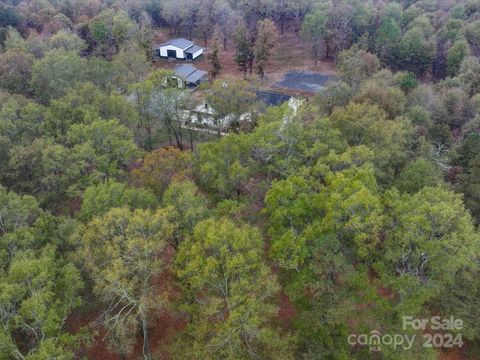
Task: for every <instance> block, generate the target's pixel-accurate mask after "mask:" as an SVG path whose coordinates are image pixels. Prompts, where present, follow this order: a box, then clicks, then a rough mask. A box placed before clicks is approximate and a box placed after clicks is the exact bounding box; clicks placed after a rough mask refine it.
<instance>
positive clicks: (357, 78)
mask: <svg viewBox="0 0 480 360" xmlns="http://www.w3.org/2000/svg"><path fill="white" fill-rule="evenodd" d="M337 69H338V71H339V73H340V77H341V78H342V80H343V81H345V82H346V83H347V84H349V85H350V86H352V87H353V88H356V87H358V86H359V84H360V83H361V82H362V81H363V80H365V79H367V78H369V77H371V76H372V75H373V74H375V73H376V72H377V71H378V70H380V61H379V60H378V58H377V57H376V56H375V55H373V54H370V53H369V52H367V51H365V50H362V49H359V48H358V47H356V46H355V45H354V46H352V47H351V48H350V49H349V50H345V51H342V52H341V53H340V54H339V55H338V57H337Z"/></svg>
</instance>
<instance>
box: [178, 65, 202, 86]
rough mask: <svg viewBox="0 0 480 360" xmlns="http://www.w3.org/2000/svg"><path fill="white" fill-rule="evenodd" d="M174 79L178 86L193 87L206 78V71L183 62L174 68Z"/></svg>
mask: <svg viewBox="0 0 480 360" xmlns="http://www.w3.org/2000/svg"><path fill="white" fill-rule="evenodd" d="M173 78H174V79H176V80H177V81H178V87H181V88H186V87H195V86H198V85H200V83H202V82H205V81H207V80H208V74H207V72H206V71H203V70H198V69H197V68H196V67H195V66H192V65H188V64H184V65H179V66H177V67H176V68H175V75H174V76H173Z"/></svg>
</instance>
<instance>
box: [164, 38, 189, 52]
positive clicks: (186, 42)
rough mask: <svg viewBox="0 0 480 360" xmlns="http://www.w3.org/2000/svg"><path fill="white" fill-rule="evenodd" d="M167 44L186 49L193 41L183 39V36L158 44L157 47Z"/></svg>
mask: <svg viewBox="0 0 480 360" xmlns="http://www.w3.org/2000/svg"><path fill="white" fill-rule="evenodd" d="M167 45H173V46H176V47H178V48H180V49H182V50H185V49H188V48H189V47H191V46H192V45H193V42H191V41H190V40H187V39H184V38H179V39H172V40H169V41H167V42H166V43H164V44H160V45H158V47H161V46H167Z"/></svg>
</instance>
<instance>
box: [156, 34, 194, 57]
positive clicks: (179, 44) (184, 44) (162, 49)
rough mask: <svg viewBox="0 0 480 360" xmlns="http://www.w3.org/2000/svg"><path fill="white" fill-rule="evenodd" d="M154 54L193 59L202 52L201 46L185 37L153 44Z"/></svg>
mask: <svg viewBox="0 0 480 360" xmlns="http://www.w3.org/2000/svg"><path fill="white" fill-rule="evenodd" d="M154 50H155V56H157V57H162V58H173V59H182V60H195V59H196V58H198V57H199V56H200V55H202V54H203V48H202V47H200V46H198V45H195V44H194V43H193V42H191V41H190V40H187V39H183V38H180V39H173V40H170V41H168V42H166V43H164V44H160V45H157V46H155V49H154Z"/></svg>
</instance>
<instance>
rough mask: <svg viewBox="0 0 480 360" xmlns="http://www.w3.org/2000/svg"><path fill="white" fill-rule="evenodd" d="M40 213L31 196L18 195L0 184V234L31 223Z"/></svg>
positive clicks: (36, 203)
mask: <svg viewBox="0 0 480 360" xmlns="http://www.w3.org/2000/svg"><path fill="white" fill-rule="evenodd" d="M41 213H42V211H41V210H40V208H39V206H38V202H37V200H36V199H35V198H34V197H33V196H29V195H18V194H16V193H14V192H12V191H7V189H5V188H4V187H3V186H1V185H0V236H1V235H3V234H5V233H7V232H12V231H15V230H18V229H21V228H24V227H28V226H30V225H32V224H33V223H34V222H35V219H37V217H38V216H39V215H40V214H41Z"/></svg>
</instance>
